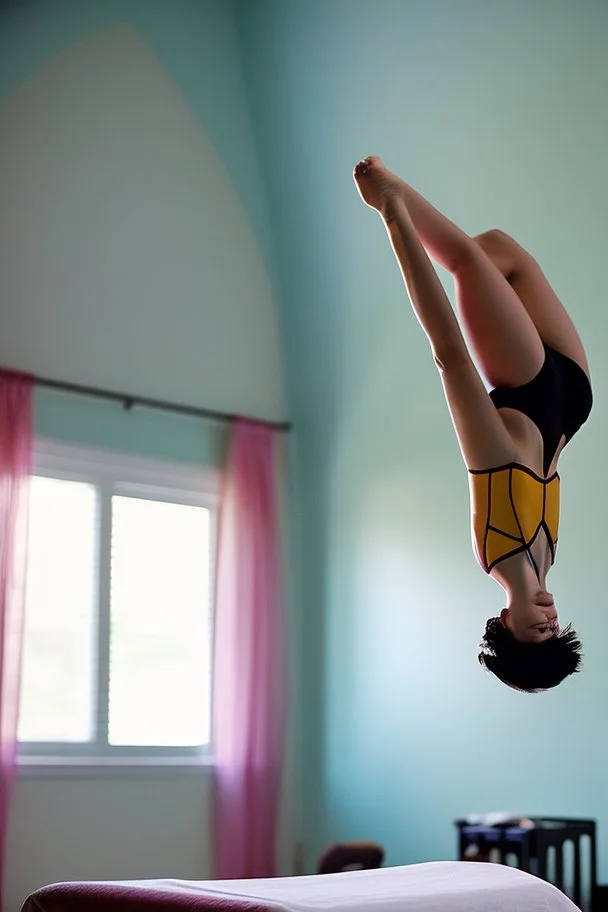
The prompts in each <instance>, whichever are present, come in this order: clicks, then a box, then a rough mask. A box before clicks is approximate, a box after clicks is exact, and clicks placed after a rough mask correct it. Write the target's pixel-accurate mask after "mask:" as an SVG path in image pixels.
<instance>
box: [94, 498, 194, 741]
mask: <svg viewBox="0 0 608 912" xmlns="http://www.w3.org/2000/svg"><path fill="white" fill-rule="evenodd" d="M209 536H210V517H209V511H208V510H205V509H203V508H202V507H191V506H182V505H180V504H170V503H162V502H159V501H151V500H142V499H139V498H134V497H114V498H113V499H112V583H111V633H110V707H109V742H110V744H114V745H150V746H156V745H158V746H193V745H203V744H206V743H208V741H209V716H210V712H209V711H210V572H209V570H210V537H209Z"/></svg>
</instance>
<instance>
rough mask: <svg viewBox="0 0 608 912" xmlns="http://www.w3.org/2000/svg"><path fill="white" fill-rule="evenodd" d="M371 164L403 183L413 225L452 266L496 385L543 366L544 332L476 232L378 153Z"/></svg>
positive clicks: (462, 306) (478, 353) (481, 358)
mask: <svg viewBox="0 0 608 912" xmlns="http://www.w3.org/2000/svg"><path fill="white" fill-rule="evenodd" d="M366 162H367V163H369V166H370V167H372V168H375V169H380V170H382V172H383V174H384V175H385V176H386V182H387V185H389V184H390V185H391V186H394V184H395V182H397V183H398V184H399V187H400V192H401V194H402V196H403V199H404V201H405V204H406V207H407V210H408V212H409V214H410V217H411V220H412V222H413V225H414V228H415V230H416V233H417V234H418V237H419V238H420V241H421V242H422V244H423V246H424V248H425V249H426V250H427V251H428V253H429V254H430V256H431V257H432V258H433V259H434V260H435V261H436V262H437V263H439V265H441V266H443V267H444V268H445V269H447V270H449V271H450V272H451V273H452V275H453V276H454V280H455V283H456V299H457V305H458V310H459V312H460V315H461V317H462V322H463V324H464V327H465V330H466V334H467V337H468V339H469V341H470V344H471V348H472V350H473V351H474V354H475V357H476V359H477V361H478V363H479V366H480V368H481V370H482V372H483V374H484V375H485V377H486V379H487V380H488V382H489V383H490V384H491V385H492V386H519V385H521V384H522V383H527V382H528V381H529V380H531V379H532V378H533V377H534V376H536V374H537V373H538V371H539V370H540V368H541V366H542V363H543V360H544V350H543V345H542V341H541V338H540V337H539V334H538V332H537V331H536V328H535V326H534V323H533V321H532V319H531V318H530V316H529V314H528V313H527V311H526V309H525V307H524V306H523V304H522V302H521V301H520V300H519V298H518V296H517V294H516V293H515V291H514V290H513V289H512V288H511V286H510V285H509V283H508V282H507V281H506V279H505V277H504V275H503V274H502V273H501V272H500V270H499V269H498V268H497V267H496V265H495V264H494V263H493V262H492V260H491V259H490V258H489V257H488V256H487V255H486V254H485V251H484V250H483V249H482V247H481V246H480V245H479V244H477V243H475V241H474V240H473V238H471V237H469V235H467V234H465V232H464V231H462V230H461V229H460V228H458V227H457V226H456V225H455V224H454V223H453V222H451V221H450V220H449V219H448V218H446V217H445V216H444V215H442V214H441V213H440V212H438V211H437V209H435V208H434V207H433V206H432V205H431V204H430V203H429V202H427V201H426V200H425V199H423V197H422V196H420V194H419V193H417V192H416V191H415V190H414V189H413V188H412V187H410V186H409V185H408V184H406V183H405V181H402V180H401V179H400V178H398V177H396V175H393V174H392V173H391V172H390V171H388V170H387V169H386V168H384V165H383V164H382V162H381V160H380V159H378V158H376V157H371V158H370V159H366Z"/></svg>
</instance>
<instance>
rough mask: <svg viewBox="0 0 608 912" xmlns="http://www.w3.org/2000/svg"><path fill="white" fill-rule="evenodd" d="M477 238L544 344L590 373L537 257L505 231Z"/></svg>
mask: <svg viewBox="0 0 608 912" xmlns="http://www.w3.org/2000/svg"><path fill="white" fill-rule="evenodd" d="M475 240H476V242H477V243H478V244H479V245H480V246H481V247H482V249H483V250H484V251H485V252H486V254H487V255H488V256H489V257H490V259H491V260H492V261H493V262H494V264H495V265H496V267H497V268H498V269H499V271H500V272H501V273H502V274H503V275H504V276H505V278H506V279H507V281H508V282H509V284H510V285H511V287H512V289H513V291H514V292H515V293H516V294H517V296H518V298H519V299H520V301H521V302H522V304H523V306H524V307H525V309H526V311H527V313H528V314H529V316H530V319H531V320H532V322H533V323H534V325H535V327H536V330H537V332H538V334H539V336H540V337H541V339H542V341H543V342H544V344H545V345H547V346H549V347H550V348H554V349H555V350H556V351H558V352H561V354H563V355H566V356H567V357H568V358H571V359H572V360H573V361H575V362H576V363H577V364H578V365H579V367H581V368H582V369H583V370H584V371H585V373H587V374H589V365H588V362H587V356H586V354H585V349H584V348H583V343H582V342H581V339H580V336H579V334H578V332H577V330H576V327H575V326H574V323H573V322H572V319H571V318H570V316H569V314H568V312H567V310H566V308H565V307H564V305H563V304H562V302H561V301H560V299H559V298H558V296H557V295H556V293H555V292H554V290H553V288H552V287H551V285H550V284H549V281H548V280H547V278H546V276H545V274H544V273H543V271H542V269H541V267H540V266H539V265H538V263H537V262H536V260H535V259H534V257H533V256H532V255H531V254H530V253H528V251H527V250H525V249H524V248H523V247H522V246H521V245H520V244H518V243H517V241H515V240H514V239H513V238H512V237H510V236H509V235H508V234H505V233H504V232H502V231H497V230H494V231H488V232H486V233H485V234H481V235H479V236H478V237H477V238H475Z"/></svg>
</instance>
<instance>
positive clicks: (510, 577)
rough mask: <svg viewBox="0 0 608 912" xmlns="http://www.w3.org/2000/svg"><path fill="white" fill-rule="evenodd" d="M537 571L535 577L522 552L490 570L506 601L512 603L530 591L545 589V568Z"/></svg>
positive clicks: (525, 555)
mask: <svg viewBox="0 0 608 912" xmlns="http://www.w3.org/2000/svg"><path fill="white" fill-rule="evenodd" d="M538 571H539V575H538V577H537V576H536V573H535V571H534V568H533V567H532V564H531V563H530V561H529V559H528V556H527V554H526V553H525V552H522V553H520V554H514V555H513V556H512V557H507V558H506V559H505V560H504V561H501V562H500V564H497V565H496V567H494V569H493V570H492V576H493V577H494V579H495V580H496V582H497V583H498V584H499V585H500V586H501V587H502V588H503V589H504V591H505V593H506V596H507V598H508V600H509V601H512V600H513V599H514V598H518V597H521V596H523V595H525V594H527V593H529V592H530V591H531V589H534V588H536V589H542V590H544V589H545V588H546V578H547V571H546V569H545V567H539V568H538Z"/></svg>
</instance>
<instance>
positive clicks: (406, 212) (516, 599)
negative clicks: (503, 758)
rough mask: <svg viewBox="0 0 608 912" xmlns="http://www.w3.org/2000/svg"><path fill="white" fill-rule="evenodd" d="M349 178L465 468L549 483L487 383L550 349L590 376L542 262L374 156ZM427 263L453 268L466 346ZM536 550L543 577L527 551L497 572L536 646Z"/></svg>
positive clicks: (542, 615) (541, 603)
mask: <svg viewBox="0 0 608 912" xmlns="http://www.w3.org/2000/svg"><path fill="white" fill-rule="evenodd" d="M353 176H354V180H355V183H356V185H357V188H358V190H359V193H360V195H361V198H362V199H363V201H364V202H365V203H366V204H367V205H368V206H370V207H371V208H372V209H375V210H376V211H377V212H378V213H379V215H380V217H381V218H382V221H383V223H384V226H385V228H386V231H387V233H388V236H389V240H390V243H391V245H392V248H393V251H394V253H395V256H396V259H397V262H398V264H399V268H400V270H401V274H402V276H403V280H404V283H405V286H406V289H407V292H408V295H409V298H410V301H411V304H412V308H413V310H414V313H415V315H416V317H417V319H418V321H419V323H420V325H421V326H422V329H423V330H424V332H425V334H426V336H427V338H428V340H429V343H430V345H431V350H432V353H433V357H434V360H435V363H436V365H437V367H438V370H439V373H440V377H441V381H442V384H443V389H444V393H445V397H446V400H447V403H448V407H449V410H450V415H451V418H452V422H453V425H454V429H455V431H456V435H457V438H458V442H459V444H460V449H461V452H462V456H463V459H464V462H465V464H466V466H467V468H469V469H482V470H483V469H487V468H489V467H492V466H500V465H504V464H506V463H509V462H518V463H521V464H522V465H524V466H527V467H528V468H530V469H532V470H533V471H534V472H536V473H537V474H538V475H540V476H541V477H544V475H543V458H542V457H543V443H542V437H541V434H540V431H539V430H538V428H537V427H536V425H535V424H534V423H533V422H532V421H531V419H530V418H528V417H527V416H526V415H523V414H522V413H521V412H518V411H515V410H513V409H509V408H501V409H496V408H495V406H494V404H493V402H492V400H491V399H490V397H489V395H488V393H487V390H486V387H485V385H484V382H483V379H482V377H483V378H485V380H486V382H487V383H488V384H489V385H490V386H492V387H494V386H512V387H517V386H521V385H522V384H524V383H528V382H529V381H530V380H532V379H533V377H535V376H536V374H538V372H539V370H540V369H541V367H542V364H543V361H544V347H543V346H544V344H546V345H548V346H550V347H551V348H553V349H555V350H557V351H559V352H561V353H562V354H564V355H567V356H568V357H569V358H571V359H572V360H573V361H575V362H576V363H577V364H578V365H579V366H580V367H581V368H582V369H583V370H584V371H585V372H586V373H587V375H589V366H588V363H587V358H586V355H585V351H584V349H583V345H582V342H581V340H580V337H579V335H578V333H577V331H576V329H575V327H574V324H573V323H572V320H571V319H570V317H569V315H568V313H567V312H566V310H565V308H564V306H563V304H562V303H561V301H560V300H559V298H558V297H557V295H556V294H555V292H554V291H553V289H552V288H551V286H550V284H549V282H548V281H547V279H546V277H545V276H544V274H543V272H542V270H541V268H540V266H539V265H538V263H537V262H536V261H535V260H534V258H533V257H532V256H531V255H530V254H529V253H528V252H527V251H526V250H524V248H523V247H521V246H520V245H519V244H518V243H517V242H516V241H515V240H513V238H511V237H509V235H507V234H505V233H504V232H502V231H500V230H497V229H493V230H491V231H487V232H484V233H483V234H480V235H477V236H476V237H470V236H469V235H467V234H466V233H465V232H464V231H462V230H461V229H460V228H458V227H457V226H456V225H455V224H454V223H453V222H451V221H450V220H449V219H447V218H446V217H445V216H444V215H442V214H441V213H440V212H438V211H437V210H436V209H435V208H434V207H433V206H432V205H431V204H430V203H429V202H427V201H426V200H425V199H423V197H422V196H420V194H418V193H417V192H416V191H415V190H414V189H413V188H412V187H410V186H409V185H408V184H407V183H406V182H405V181H403V180H401V178H399V177H397V175H395V174H393V173H392V172H391V171H389V170H388V169H387V168H386V167H385V166H384V164H383V162H382V160H381V159H380V158H378V157H376V156H370V157H369V158H366V159H364V160H363V161H361V162H359V164H358V165H357V166H356V167H355V169H354V174H353ZM430 258H432V260H434V261H435V262H436V263H437V264H438V265H440V266H442V267H444V268H445V269H447V270H448V271H449V272H451V273H452V276H453V278H454V283H455V288H456V301H457V307H458V311H459V316H460V321H461V323H462V325H463V327H464V331H465V333H466V339H465V335H463V332H462V330H461V328H460V323H459V321H458V319H457V318H456V315H455V313H454V311H453V310H452V306H451V304H450V302H449V299H448V298H447V296H446V294H445V292H444V289H443V286H442V285H441V282H440V281H439V278H438V276H437V273H436V272H435V269H434V267H433V263H432V262H431V259H430ZM472 356H474V358H475V360H476V361H477V364H478V365H479V370H478V369H477V367H476V366H475V363H474V361H473V357H472ZM564 443H565V439H564V438H562V440H561V442H560V444H559V446H558V449H557V452H556V454H555V457H554V459H553V462H552V464H551V466H550V469H549V472H548V476H550V475H552V474H553V473H554V472H555V471H556V469H557V463H558V460H559V456H560V454H561V451H562V449H563V446H564ZM548 476H547V477H548ZM530 550H531V553H532V556H533V557H534V560H535V562H536V565H537V567H538V568H539V577H540V579H538V578H537V577H536V574H535V573H534V571H533V569H532V567H531V566H530V563H529V561H528V559H527V557H526V556H525V555H524V554H517V555H513V556H511V557H509V558H506V559H505V560H504V561H501V562H500V564H498V565H497V566H496V567H494V568H493V569H492V571H491V576H492V577H493V578H494V579H495V580H496V582H497V583H498V584H499V585H500V586H501V587H502V588H503V590H504V592H505V595H506V600H507V604H506V607H505V608H504V609H503V611H502V612H501V621H502V623H503V624H504V625H505V626H506V627H507V628H508V629H509V630H511V632H512V633H513V635H514V636H515V637H516V638H517V639H518V640H521V641H525V642H533V643H540V642H543V641H544V640H546V639H549V638H550V637H552V636H555V635H556V633H557V632H559V625H558V616H557V611H556V608H555V603H554V601H553V596H552V595H551V594H550V593H549V592H548V591H547V584H546V578H547V574H548V572H549V569H550V566H551V554H550V549H549V544H548V541H547V538H546V535H545V533H544V532H543V531H541V532H540V533H539V534H538V535H537V537H536V539H535V541H534V543H533V544H532V546H531V549H530Z"/></svg>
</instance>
